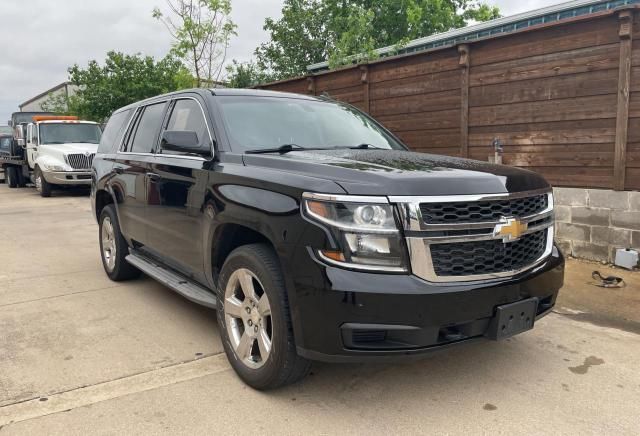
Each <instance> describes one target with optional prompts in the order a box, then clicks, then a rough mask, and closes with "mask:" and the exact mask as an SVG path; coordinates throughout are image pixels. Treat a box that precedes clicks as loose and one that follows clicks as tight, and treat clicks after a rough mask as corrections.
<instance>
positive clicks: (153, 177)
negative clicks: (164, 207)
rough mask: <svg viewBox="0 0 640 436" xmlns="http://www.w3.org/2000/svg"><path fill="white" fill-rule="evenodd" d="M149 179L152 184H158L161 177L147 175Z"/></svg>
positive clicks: (154, 174)
mask: <svg viewBox="0 0 640 436" xmlns="http://www.w3.org/2000/svg"><path fill="white" fill-rule="evenodd" d="M147 178H148V179H149V180H151V181H152V182H158V181H160V176H159V175H157V174H156V173H147Z"/></svg>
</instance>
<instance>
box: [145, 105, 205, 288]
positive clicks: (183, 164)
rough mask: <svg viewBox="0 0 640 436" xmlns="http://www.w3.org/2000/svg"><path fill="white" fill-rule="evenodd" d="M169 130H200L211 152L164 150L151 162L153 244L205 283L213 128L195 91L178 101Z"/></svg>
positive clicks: (167, 259) (161, 254) (169, 260)
mask: <svg viewBox="0 0 640 436" xmlns="http://www.w3.org/2000/svg"><path fill="white" fill-rule="evenodd" d="M164 130H171V131H176V130H178V131H193V132H196V134H197V136H198V140H199V142H200V146H201V148H205V149H207V150H211V154H209V155H208V156H204V157H203V156H198V155H193V154H189V153H186V152H181V151H175V150H171V151H169V150H163V149H162V148H161V147H162V146H161V145H160V149H159V150H158V153H157V154H156V158H155V162H154V163H153V164H152V166H151V175H150V177H149V179H148V180H149V183H150V185H149V191H148V192H149V196H150V198H149V202H148V212H147V219H148V224H149V232H150V234H149V244H148V247H150V248H151V249H152V250H153V251H154V252H155V254H157V255H159V257H161V258H162V259H163V261H165V262H166V263H167V264H168V265H169V266H171V267H173V268H174V269H177V270H178V271H180V272H182V273H184V274H186V275H188V276H191V277H193V278H195V279H196V280H199V281H203V280H204V274H203V265H204V252H203V249H204V246H205V244H204V235H203V226H204V222H203V220H204V219H205V218H204V210H205V209H206V208H205V197H206V192H207V180H208V168H209V164H210V163H211V162H210V161H211V158H212V157H213V136H212V135H213V133H212V132H213V130H212V129H211V124H210V123H209V122H208V121H207V116H206V111H205V106H204V102H203V101H202V100H201V99H200V98H199V97H198V96H196V95H195V94H194V95H190V96H184V97H178V98H176V99H175V100H173V101H172V103H171V105H170V107H169V111H168V116H167V119H166V122H165V125H164Z"/></svg>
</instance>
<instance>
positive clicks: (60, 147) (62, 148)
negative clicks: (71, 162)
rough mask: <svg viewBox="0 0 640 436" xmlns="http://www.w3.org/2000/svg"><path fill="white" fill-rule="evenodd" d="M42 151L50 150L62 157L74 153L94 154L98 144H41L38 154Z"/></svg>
mask: <svg viewBox="0 0 640 436" xmlns="http://www.w3.org/2000/svg"><path fill="white" fill-rule="evenodd" d="M44 150H50V151H53V152H55V153H59V154H62V155H66V154H74V153H81V154H85V153H87V152H88V153H95V152H97V151H98V144H91V143H89V142H82V143H77V144H75V143H74V144H42V145H40V153H42V152H44Z"/></svg>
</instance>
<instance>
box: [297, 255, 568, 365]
mask: <svg viewBox="0 0 640 436" xmlns="http://www.w3.org/2000/svg"><path fill="white" fill-rule="evenodd" d="M316 266H319V267H320V268H321V269H322V270H323V271H322V276H323V278H322V279H320V277H318V276H315V278H314V277H313V276H314V275H315V274H314V275H308V274H307V275H304V276H296V277H295V279H294V280H295V284H294V286H295V289H296V291H295V295H293V296H292V297H291V299H292V300H294V301H292V317H293V322H294V333H295V335H296V344H297V351H298V354H300V355H301V356H304V357H306V358H309V359H312V360H320V361H328V362H362V361H372V360H373V361H377V360H382V361H384V360H389V359H396V358H399V357H401V358H407V357H409V356H420V355H423V354H425V353H429V352H433V351H436V350H440V349H442V348H445V347H448V346H450V345H453V344H458V343H463V342H469V341H474V340H478V339H483V338H488V337H489V336H490V334H491V333H490V331H491V323H492V320H494V318H495V317H496V310H497V307H498V306H502V305H506V304H510V303H514V302H518V301H522V300H525V299H530V298H536V299H537V300H538V306H537V312H536V315H535V318H536V319H539V318H541V317H543V316H544V315H546V314H548V313H549V312H550V311H551V309H552V308H553V306H554V304H555V301H556V297H557V295H558V291H559V289H560V288H561V287H562V284H563V280H564V258H563V257H562V255H561V254H560V253H559V251H558V250H554V251H553V254H552V255H551V256H550V257H549V258H548V259H547V260H545V261H544V262H543V263H542V264H541V265H539V266H537V267H536V268H534V269H532V270H530V271H526V272H523V273H521V274H519V275H517V276H515V277H511V278H508V279H504V278H503V279H495V280H493V281H483V282H465V283H460V282H458V283H429V282H426V281H424V280H422V279H420V278H418V277H416V276H413V275H393V274H372V273H363V272H355V271H348V270H344V269H340V268H334V267H330V266H325V265H318V264H317V263H316ZM302 270H304V269H302ZM299 271H301V270H299ZM308 271H309V270H308V269H307V272H308ZM294 274H295V273H294Z"/></svg>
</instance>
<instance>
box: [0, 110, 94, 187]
mask: <svg viewBox="0 0 640 436" xmlns="http://www.w3.org/2000/svg"><path fill="white" fill-rule="evenodd" d="M13 127H14V144H13V146H11V147H8V149H6V148H3V149H2V150H0V165H1V166H2V168H3V169H4V171H5V178H6V183H7V185H8V186H9V187H10V188H18V187H23V186H26V183H27V182H31V183H32V184H33V185H34V186H35V188H36V190H37V191H38V192H39V193H40V195H41V196H42V197H49V196H50V195H51V191H52V190H53V189H54V188H55V187H58V186H62V185H65V186H68V185H71V186H82V185H84V186H89V185H90V184H91V163H92V161H93V157H94V155H95V153H96V151H97V149H98V144H99V143H100V137H101V135H102V131H101V129H100V126H99V125H98V124H97V123H94V122H92V121H81V120H79V119H78V117H75V116H57V115H34V116H33V117H32V122H30V123H21V124H16V125H14V126H13Z"/></svg>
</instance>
